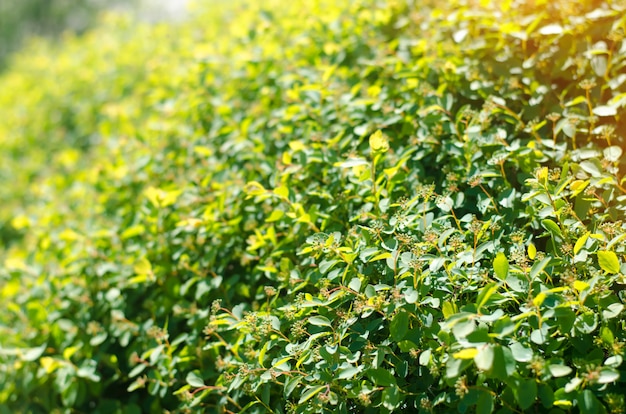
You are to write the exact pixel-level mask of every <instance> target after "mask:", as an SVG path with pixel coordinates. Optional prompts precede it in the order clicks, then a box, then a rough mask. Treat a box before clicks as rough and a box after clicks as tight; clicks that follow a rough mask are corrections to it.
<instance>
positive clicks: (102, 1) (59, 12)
mask: <svg viewBox="0 0 626 414" xmlns="http://www.w3.org/2000/svg"><path fill="white" fill-rule="evenodd" d="M185 4H186V0H0V70H4V69H5V68H6V66H7V65H8V62H9V58H10V55H11V53H12V52H14V51H16V50H18V49H19V48H20V47H21V46H22V45H23V44H24V43H25V42H27V39H29V38H31V37H34V36H35V37H48V38H58V37H59V36H61V35H62V34H63V33H66V32H70V33H74V34H81V33H84V32H85V31H86V30H88V29H89V28H90V27H92V26H94V24H95V23H96V21H97V19H98V15H100V14H101V13H102V12H103V11H106V10H110V9H115V10H118V11H119V10H122V11H124V12H127V13H133V14H137V15H140V17H142V18H143V19H144V20H146V19H147V20H162V19H164V18H166V19H172V18H176V17H178V16H180V11H181V10H182V9H183V6H184V5H185Z"/></svg>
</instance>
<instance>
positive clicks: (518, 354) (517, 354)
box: [509, 342, 533, 362]
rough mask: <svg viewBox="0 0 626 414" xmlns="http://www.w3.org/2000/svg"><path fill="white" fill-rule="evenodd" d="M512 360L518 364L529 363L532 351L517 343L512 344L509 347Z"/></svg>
mask: <svg viewBox="0 0 626 414" xmlns="http://www.w3.org/2000/svg"><path fill="white" fill-rule="evenodd" d="M509 348H510V349H511V353H512V354H513V358H514V359H515V360H516V361H518V362H530V361H531V360H532V358H533V350H532V349H530V348H526V347H524V346H523V345H522V344H520V343H519V342H514V343H512V344H511V345H509Z"/></svg>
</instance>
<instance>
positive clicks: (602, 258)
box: [597, 250, 620, 274]
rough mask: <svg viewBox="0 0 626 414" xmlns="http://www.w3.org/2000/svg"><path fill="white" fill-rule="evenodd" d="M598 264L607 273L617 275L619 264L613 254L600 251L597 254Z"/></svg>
mask: <svg viewBox="0 0 626 414" xmlns="http://www.w3.org/2000/svg"><path fill="white" fill-rule="evenodd" d="M597 254H598V264H599V265H600V267H601V268H602V270H604V271H605V272H607V273H611V274H615V273H619V270H620V264H619V259H618V257H617V255H616V254H615V252H611V251H604V250H601V251H599V252H598V253H597Z"/></svg>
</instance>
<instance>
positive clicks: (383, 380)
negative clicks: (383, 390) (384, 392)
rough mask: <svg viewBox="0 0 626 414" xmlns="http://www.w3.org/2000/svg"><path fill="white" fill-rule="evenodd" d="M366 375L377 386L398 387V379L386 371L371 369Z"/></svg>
mask: <svg viewBox="0 0 626 414" xmlns="http://www.w3.org/2000/svg"><path fill="white" fill-rule="evenodd" d="M366 374H367V376H368V377H369V378H370V379H371V380H372V382H373V383H374V384H376V385H380V386H383V387H388V386H391V385H396V378H395V377H394V376H393V375H392V374H391V372H389V371H388V370H386V369H382V368H371V369H368V370H367V372H366Z"/></svg>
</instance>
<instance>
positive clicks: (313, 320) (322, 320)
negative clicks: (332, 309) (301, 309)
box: [309, 316, 332, 326]
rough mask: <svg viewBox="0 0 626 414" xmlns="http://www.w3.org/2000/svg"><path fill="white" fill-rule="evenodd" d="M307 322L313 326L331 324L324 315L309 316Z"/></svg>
mask: <svg viewBox="0 0 626 414" xmlns="http://www.w3.org/2000/svg"><path fill="white" fill-rule="evenodd" d="M309 323H310V324H311V325H315V326H332V323H331V322H330V319H328V318H327V317H325V316H311V317H310V318H309Z"/></svg>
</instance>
